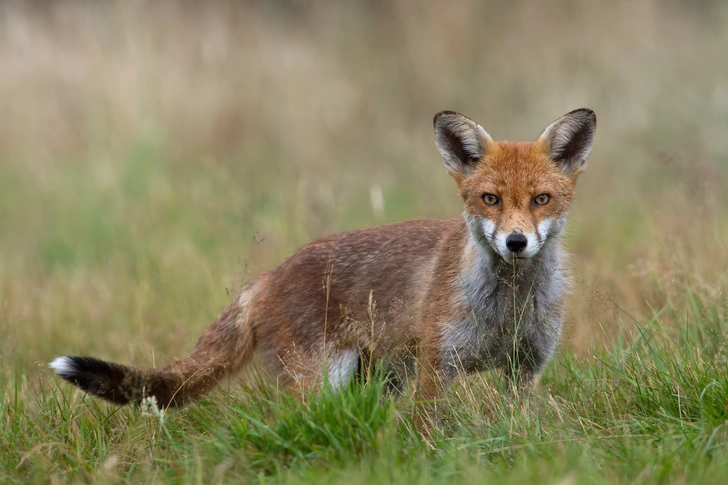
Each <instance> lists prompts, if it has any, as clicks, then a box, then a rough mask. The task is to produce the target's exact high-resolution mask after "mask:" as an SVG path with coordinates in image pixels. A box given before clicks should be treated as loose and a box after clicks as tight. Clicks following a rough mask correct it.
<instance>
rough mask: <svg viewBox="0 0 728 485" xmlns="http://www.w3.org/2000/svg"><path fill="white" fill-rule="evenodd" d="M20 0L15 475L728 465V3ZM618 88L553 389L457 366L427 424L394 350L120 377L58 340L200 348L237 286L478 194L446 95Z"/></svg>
mask: <svg viewBox="0 0 728 485" xmlns="http://www.w3.org/2000/svg"><path fill="white" fill-rule="evenodd" d="M266 5H267V6H261V5H259V4H258V3H254V2H249V3H248V2H237V3H236V2H232V1H230V2H223V1H217V0H215V1H209V2H204V3H202V2H200V3H199V4H196V3H192V2H172V1H166V0H160V1H142V0H138V1H123V0H119V1H116V2H112V1H110V2H98V3H96V2H85V1H58V2H4V3H2V4H0V113H2V121H1V122H0V126H1V127H2V128H1V129H0V482H2V483H8V484H12V483H54V484H55V483H58V484H60V483H109V484H114V483H142V482H144V483H236V482H242V483H253V482H256V483H339V482H345V483H347V484H349V485H354V484H358V483H362V484H363V483H457V484H459V485H462V484H465V483H489V482H491V481H496V480H497V481H498V483H502V484H506V483H519V484H520V483H529V482H533V483H554V484H581V483H592V484H600V483H639V484H640V485H646V484H662V483H675V484H680V483H691V484H692V483H725V477H726V476H728V424H727V423H728V347H727V346H726V342H727V341H728V296H727V295H726V289H728V271H727V270H726V268H728V205H726V200H727V199H726V192H727V190H728V62H725V60H726V55H725V46H726V45H728V6H726V5H724V4H722V3H721V2H710V1H702V2H695V3H694V4H693V3H688V2H680V1H677V0H673V1H657V0H652V1H650V0H643V1H642V0H640V1H636V2H631V1H627V0H616V1H613V2H576V1H566V0H563V1H553V2H538V1H536V0H522V1H518V2H505V1H496V2H477V1H475V0H472V1H468V0H458V1H455V2H447V4H446V3H445V2H442V3H435V2H431V3H430V2H423V3H415V2H407V1H395V2H391V3H390V2H371V3H370V2H356V1H353V0H352V1H343V2H337V3H333V2H332V3H324V2H321V3H318V2H298V1H293V0H291V1H281V2H268V3H266ZM579 107H589V108H592V109H593V110H595V112H596V113H597V117H598V129H597V137H596V144H595V148H594V151H593V152H592V156H591V158H590V164H589V168H588V170H587V171H586V172H585V173H584V175H583V176H582V177H581V179H580V181H579V186H578V191H579V193H578V195H577V197H576V200H575V202H574V206H573V209H572V211H571V212H570V222H569V224H570V225H569V229H568V238H567V247H568V248H569V251H570V252H571V253H572V255H573V257H572V260H571V266H572V275H573V279H574V284H573V289H572V294H571V296H570V300H569V305H568V306H569V310H568V317H567V319H566V335H565V337H564V340H563V343H562V345H561V347H560V349H559V351H558V353H557V355H556V357H555V358H554V359H553V361H552V362H551V363H550V364H549V366H548V367H547V370H546V372H545V374H544V376H543V381H542V386H541V389H540V391H539V393H538V394H537V395H535V396H534V397H533V398H532V400H531V401H530V402H529V404H528V406H519V405H518V404H517V403H514V402H513V401H512V399H510V398H509V397H508V396H507V395H506V394H505V393H504V392H503V384H502V383H501V382H500V381H499V380H498V379H497V378H496V376H495V375H491V374H488V373H484V374H482V375H475V376H470V377H469V378H467V379H462V380H461V381H459V382H458V383H457V384H456V385H455V386H454V387H453V389H452V390H451V392H450V395H449V396H448V401H449V406H448V410H447V411H446V416H443V419H442V421H441V424H440V425H439V426H438V427H437V428H436V429H434V430H433V432H432V434H431V435H430V436H427V437H423V436H421V435H420V434H418V433H417V432H415V431H414V429H413V427H412V402H411V401H410V400H408V399H407V398H402V399H399V400H393V399H391V398H389V397H386V396H383V394H382V390H381V388H382V386H381V384H382V383H381V379H379V378H377V377H375V378H373V379H372V381H371V382H369V383H368V384H367V385H362V384H357V385H352V386H351V387H350V388H347V389H346V390H344V391H343V392H340V393H333V392H331V391H327V390H324V391H322V392H321V393H319V394H312V395H309V396H306V398H305V399H304V400H303V401H300V400H296V399H292V398H291V396H289V395H286V394H281V393H279V392H277V391H276V390H275V389H272V388H271V387H270V386H266V385H265V384H259V383H257V382H255V379H252V380H250V381H249V382H248V384H246V385H243V386H227V387H226V386H223V388H222V389H220V390H219V391H217V392H215V393H213V394H211V395H210V396H208V397H206V398H205V399H204V400H203V401H202V402H201V403H199V404H196V405H193V406H190V407H188V408H185V409H183V410H181V411H166V412H161V411H159V410H157V409H154V408H146V409H137V408H132V407H129V408H121V409H118V408H115V407H113V406H108V405H106V404H103V403H100V402H99V401H97V400H94V399H91V398H88V397H87V396H84V395H83V394H82V393H79V392H75V391H74V390H73V389H72V388H71V386H70V385H67V384H65V383H62V382H61V381H60V380H59V379H57V378H56V377H55V376H54V375H53V374H52V372H51V371H50V370H49V369H48V368H47V363H48V362H49V361H50V360H51V359H52V358H54V357H55V356H58V355H65V354H80V355H94V356H98V357H101V358H104V359H108V360H113V361H118V362H124V363H130V364H135V365H142V366H156V365H162V364H165V363H167V362H169V361H171V360H173V359H175V358H178V357H180V356H182V355H184V354H185V352H188V351H189V350H190V349H191V348H192V347H193V346H194V343H195V341H196V339H197V337H198V336H199V334H200V333H201V332H202V331H203V329H205V328H206V327H207V326H208V325H209V324H210V323H211V322H212V321H213V320H214V318H215V317H216V315H217V313H218V312H219V311H221V310H222V309H223V308H224V306H225V305H226V303H227V301H228V299H229V297H230V295H231V294H232V293H234V292H235V291H236V289H237V288H239V287H240V285H241V284H242V283H243V282H245V281H247V280H249V279H250V278H251V277H252V276H254V275H256V274H258V273H259V272H262V271H265V270H267V269H271V268H273V267H275V266H276V265H277V264H279V263H280V262H281V261H282V260H283V259H284V258H285V257H286V256H288V255H290V254H291V253H292V252H293V251H294V250H295V249H296V248H297V247H299V246H301V245H302V244H304V243H306V242H308V241H310V240H312V239H315V238H317V237H319V236H322V235H325V234H330V233H334V232H339V231H343V230H347V229H351V228H357V227H367V226H371V225H375V224H380V223H385V222H394V221H401V220H408V219H417V218H449V217H454V216H457V215H458V214H459V212H460V211H461V205H460V201H459V198H458V196H457V193H456V190H455V185H454V183H453V182H452V180H451V179H450V178H449V177H448V175H447V174H446V172H445V170H444V168H443V167H442V163H441V160H440V157H439V154H438V153H437V150H436V149H435V146H434V139H433V135H432V124H431V123H432V116H433V115H434V114H435V113H436V112H438V111H440V110H443V109H451V110H456V111H459V112H461V113H463V114H465V115H467V116H469V117H470V118H472V119H474V120H476V121H477V122H479V123H480V124H481V125H483V126H484V127H485V129H486V130H487V131H488V132H489V133H490V134H491V135H493V137H494V138H496V139H514V140H519V139H523V140H532V139H535V138H536V137H537V136H538V135H539V134H540V133H541V131H542V130H543V128H544V127H545V126H547V125H548V124H549V123H550V122H551V121H553V120H554V119H555V118H557V117H558V116H560V115H562V114H564V113H566V112H567V111H570V110H572V109H575V108H579Z"/></svg>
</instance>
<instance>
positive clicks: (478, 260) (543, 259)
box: [461, 231, 565, 304]
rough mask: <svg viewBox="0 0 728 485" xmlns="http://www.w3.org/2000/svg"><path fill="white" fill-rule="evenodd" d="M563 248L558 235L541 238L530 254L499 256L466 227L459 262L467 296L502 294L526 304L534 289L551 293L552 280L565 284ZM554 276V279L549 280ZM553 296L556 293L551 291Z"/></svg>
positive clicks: (491, 296)
mask: <svg viewBox="0 0 728 485" xmlns="http://www.w3.org/2000/svg"><path fill="white" fill-rule="evenodd" d="M563 260H564V255H563V249H562V247H561V241H560V240H559V238H558V237H551V238H549V239H548V240H547V241H545V242H544V244H543V246H542V247H541V250H540V251H539V252H538V254H536V255H535V256H534V257H532V258H528V259H513V260H510V261H507V260H505V259H503V257H501V256H500V254H498V253H497V252H495V250H494V249H493V248H492V247H491V245H490V243H489V242H488V241H487V240H485V238H483V237H480V236H479V235H478V234H474V233H473V231H470V238H469V241H468V242H467V243H466V246H465V251H464V254H463V261H462V265H461V276H462V281H463V283H464V287H465V291H466V292H467V293H469V296H468V298H469V299H474V300H481V301H482V300H485V299H488V298H493V297H498V296H501V297H504V298H505V297H506V295H508V296H509V297H510V298H511V299H512V298H514V297H515V300H517V301H518V302H520V304H527V302H528V301H530V300H531V299H532V298H533V296H534V295H536V294H538V293H542V294H544V292H545V294H552V293H553V292H552V291H551V289H550V287H551V286H553V283H556V284H557V286H559V292H561V291H562V290H561V288H562V287H565V283H564V282H563V280H564V279H565V274H564V272H563V271H564V268H563V264H562V263H563ZM552 279H555V280H557V281H553V282H552ZM554 296H555V297H556V295H554Z"/></svg>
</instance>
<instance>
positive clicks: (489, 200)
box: [483, 194, 498, 205]
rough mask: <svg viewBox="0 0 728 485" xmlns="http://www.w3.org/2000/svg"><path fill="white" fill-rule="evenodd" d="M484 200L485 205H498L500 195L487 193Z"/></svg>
mask: <svg viewBox="0 0 728 485" xmlns="http://www.w3.org/2000/svg"><path fill="white" fill-rule="evenodd" d="M483 202H484V203H485V205H496V204H497V203H498V197H496V196H495V195H493V194H485V195H484V196H483Z"/></svg>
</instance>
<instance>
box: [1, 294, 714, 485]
mask: <svg viewBox="0 0 728 485" xmlns="http://www.w3.org/2000/svg"><path fill="white" fill-rule="evenodd" d="M692 298H693V300H694V302H695V312H694V313H690V314H688V315H686V316H685V327H684V330H682V331H681V332H679V333H677V334H675V335H668V334H666V333H665V332H663V331H661V330H660V328H661V327H660V323H661V322H660V317H659V316H657V315H656V316H655V318H654V319H653V320H652V321H651V322H649V323H647V324H646V325H645V326H644V327H640V328H641V332H640V334H639V336H637V337H635V338H634V339H629V340H624V341H623V342H622V343H621V344H615V347H614V348H613V349H612V351H611V352H606V351H604V352H600V353H597V354H595V355H593V356H591V357H590V358H588V359H580V358H577V357H574V356H573V355H569V354H568V353H564V354H562V355H560V356H559V357H558V358H557V359H556V360H555V361H554V362H552V363H551V364H550V365H549V367H548V369H547V371H546V373H545V375H544V379H543V383H542V387H541V389H540V391H539V392H538V393H536V394H534V395H532V396H531V398H530V399H529V400H526V401H522V402H521V405H519V404H518V403H516V402H514V401H513V399H511V398H509V397H508V396H506V395H505V394H504V393H502V392H500V391H502V389H500V387H502V384H501V383H499V382H498V381H497V380H496V381H492V380H490V379H488V378H486V379H483V377H484V376H471V377H469V378H467V379H464V380H463V381H462V382H459V383H458V384H456V385H455V386H454V387H453V389H452V390H451V392H450V395H449V396H448V407H447V409H446V410H445V411H444V413H443V416H442V417H441V421H440V422H439V424H438V425H437V426H436V427H435V428H433V429H432V430H431V432H430V434H429V435H426V436H423V435H422V434H420V433H418V432H417V431H416V428H415V426H413V421H412V415H413V402H412V401H411V400H410V399H409V398H408V397H401V398H399V399H395V398H393V397H391V396H390V397H388V396H385V395H384V392H383V389H384V387H385V386H384V381H383V379H382V378H380V377H378V376H374V377H373V378H372V379H371V380H370V381H369V382H367V383H362V382H355V383H352V384H351V385H350V386H348V387H347V388H345V389H343V390H341V391H340V392H335V391H332V390H331V389H330V388H328V387H325V388H324V389H323V390H322V391H321V392H319V393H315V394H309V395H306V396H304V397H303V399H299V398H294V397H292V396H291V395H289V394H281V393H279V392H277V391H276V390H275V389H273V388H271V387H269V386H265V385H263V384H261V385H258V386H255V387H254V388H237V389H235V388H233V389H227V390H225V391H224V392H218V393H215V394H213V395H212V396H211V397H210V398H209V399H207V400H205V401H203V402H201V403H199V404H196V405H193V406H190V407H189V408H186V409H184V410H181V411H166V412H160V411H159V410H158V409H156V407H153V406H145V407H143V408H142V409H139V408H132V407H127V408H121V409H118V408H115V407H113V406H107V405H105V404H101V403H100V402H99V401H98V400H95V399H92V398H90V397H88V396H84V395H82V394H81V393H78V392H75V391H73V390H71V389H70V387H69V386H66V385H64V384H61V383H59V382H58V381H56V380H53V379H51V378H50V376H49V375H48V374H47V373H45V374H44V375H42V376H41V380H40V382H39V384H38V385H30V384H29V383H28V382H27V381H26V380H25V379H23V378H22V377H20V376H8V375H7V374H6V375H5V384H6V385H4V386H2V388H0V389H2V391H0V392H1V393H2V394H1V395H0V396H1V399H0V402H1V403H2V405H1V406H0V439H1V442H2V447H3V448H2V455H1V456H0V479H2V481H3V483H41V482H47V481H50V482H52V483H56V482H63V483H139V482H159V483H162V482H163V483H230V482H239V481H243V482H257V483H311V482H314V483H340V482H346V483H373V482H376V483H483V482H490V481H495V480H497V481H499V482H503V483H523V482H524V481H528V482H538V483H637V482H639V483H644V484H653V483H654V484H659V483H722V482H723V480H724V477H725V473H726V472H728V428H727V427H726V422H728V367H727V366H726V356H725V348H724V346H723V345H722V344H719V343H716V339H715V338H714V337H715V334H716V333H718V334H722V333H723V332H726V331H727V330H728V324H727V322H726V321H725V319H724V318H723V316H722V315H720V316H719V315H707V317H706V316H705V312H704V310H706V308H704V307H702V306H701V305H702V303H701V302H700V300H699V299H698V298H697V297H695V296H693V297H692ZM5 371H6V372H7V367H6V368H5ZM485 377H487V375H486V376H485Z"/></svg>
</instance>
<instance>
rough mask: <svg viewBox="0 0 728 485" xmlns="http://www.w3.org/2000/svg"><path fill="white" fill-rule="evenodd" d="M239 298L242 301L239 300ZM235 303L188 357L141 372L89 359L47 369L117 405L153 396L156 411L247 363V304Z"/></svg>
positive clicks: (249, 343)
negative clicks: (155, 402) (156, 405)
mask: <svg viewBox="0 0 728 485" xmlns="http://www.w3.org/2000/svg"><path fill="white" fill-rule="evenodd" d="M240 300H242V299H240ZM240 300H238V299H236V300H233V302H232V303H230V305H228V307H227V308H226V309H225V311H224V312H223V313H222V314H221V315H220V316H219V317H218V318H217V320H215V323H213V324H212V325H211V326H210V327H209V328H208V329H207V330H206V331H205V333H203V334H202V336H201V337H200V339H199V341H198V342H197V345H196V346H195V348H194V350H193V351H192V353H191V354H189V355H188V356H187V357H184V358H183V359H180V360H178V361H176V362H172V363H171V364H169V365H168V366H166V367H163V368H161V369H142V368H135V367H129V366H126V365H121V364H114V363H111V362H105V361H103V360H99V359H95V358H93V357H72V356H66V357H58V358H57V359H55V360H54V361H53V362H51V363H50V367H51V368H52V369H53V370H54V371H55V372H56V373H57V374H58V375H59V376H60V377H62V378H63V379H65V380H67V381H68V382H70V383H72V384H75V385H76V386H78V387H80V388H81V389H83V390H84V391H86V392H88V393H89V394H92V395H94V396H96V397H99V398H101V399H105V400H107V401H111V402H113V403H116V404H127V403H130V402H133V403H140V402H141V401H142V400H143V399H144V398H147V397H154V398H156V401H157V404H158V405H159V406H160V407H177V406H182V405H184V404H186V403H188V402H189V401H191V400H194V399H197V398H199V397H200V396H202V395H203V394H205V393H207V392H208V391H210V390H211V389H212V388H214V387H215V386H216V385H217V384H218V382H220V380H221V379H222V378H224V377H225V376H227V375H229V374H231V373H235V372H237V371H238V370H240V369H241V368H242V367H243V365H245V364H246V363H247V362H248V361H249V359H250V357H251V354H252V350H253V346H254V340H253V330H252V326H251V324H250V322H249V319H248V315H247V313H248V312H247V311H246V308H245V307H246V305H245V304H241V303H243V302H242V301H240Z"/></svg>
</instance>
